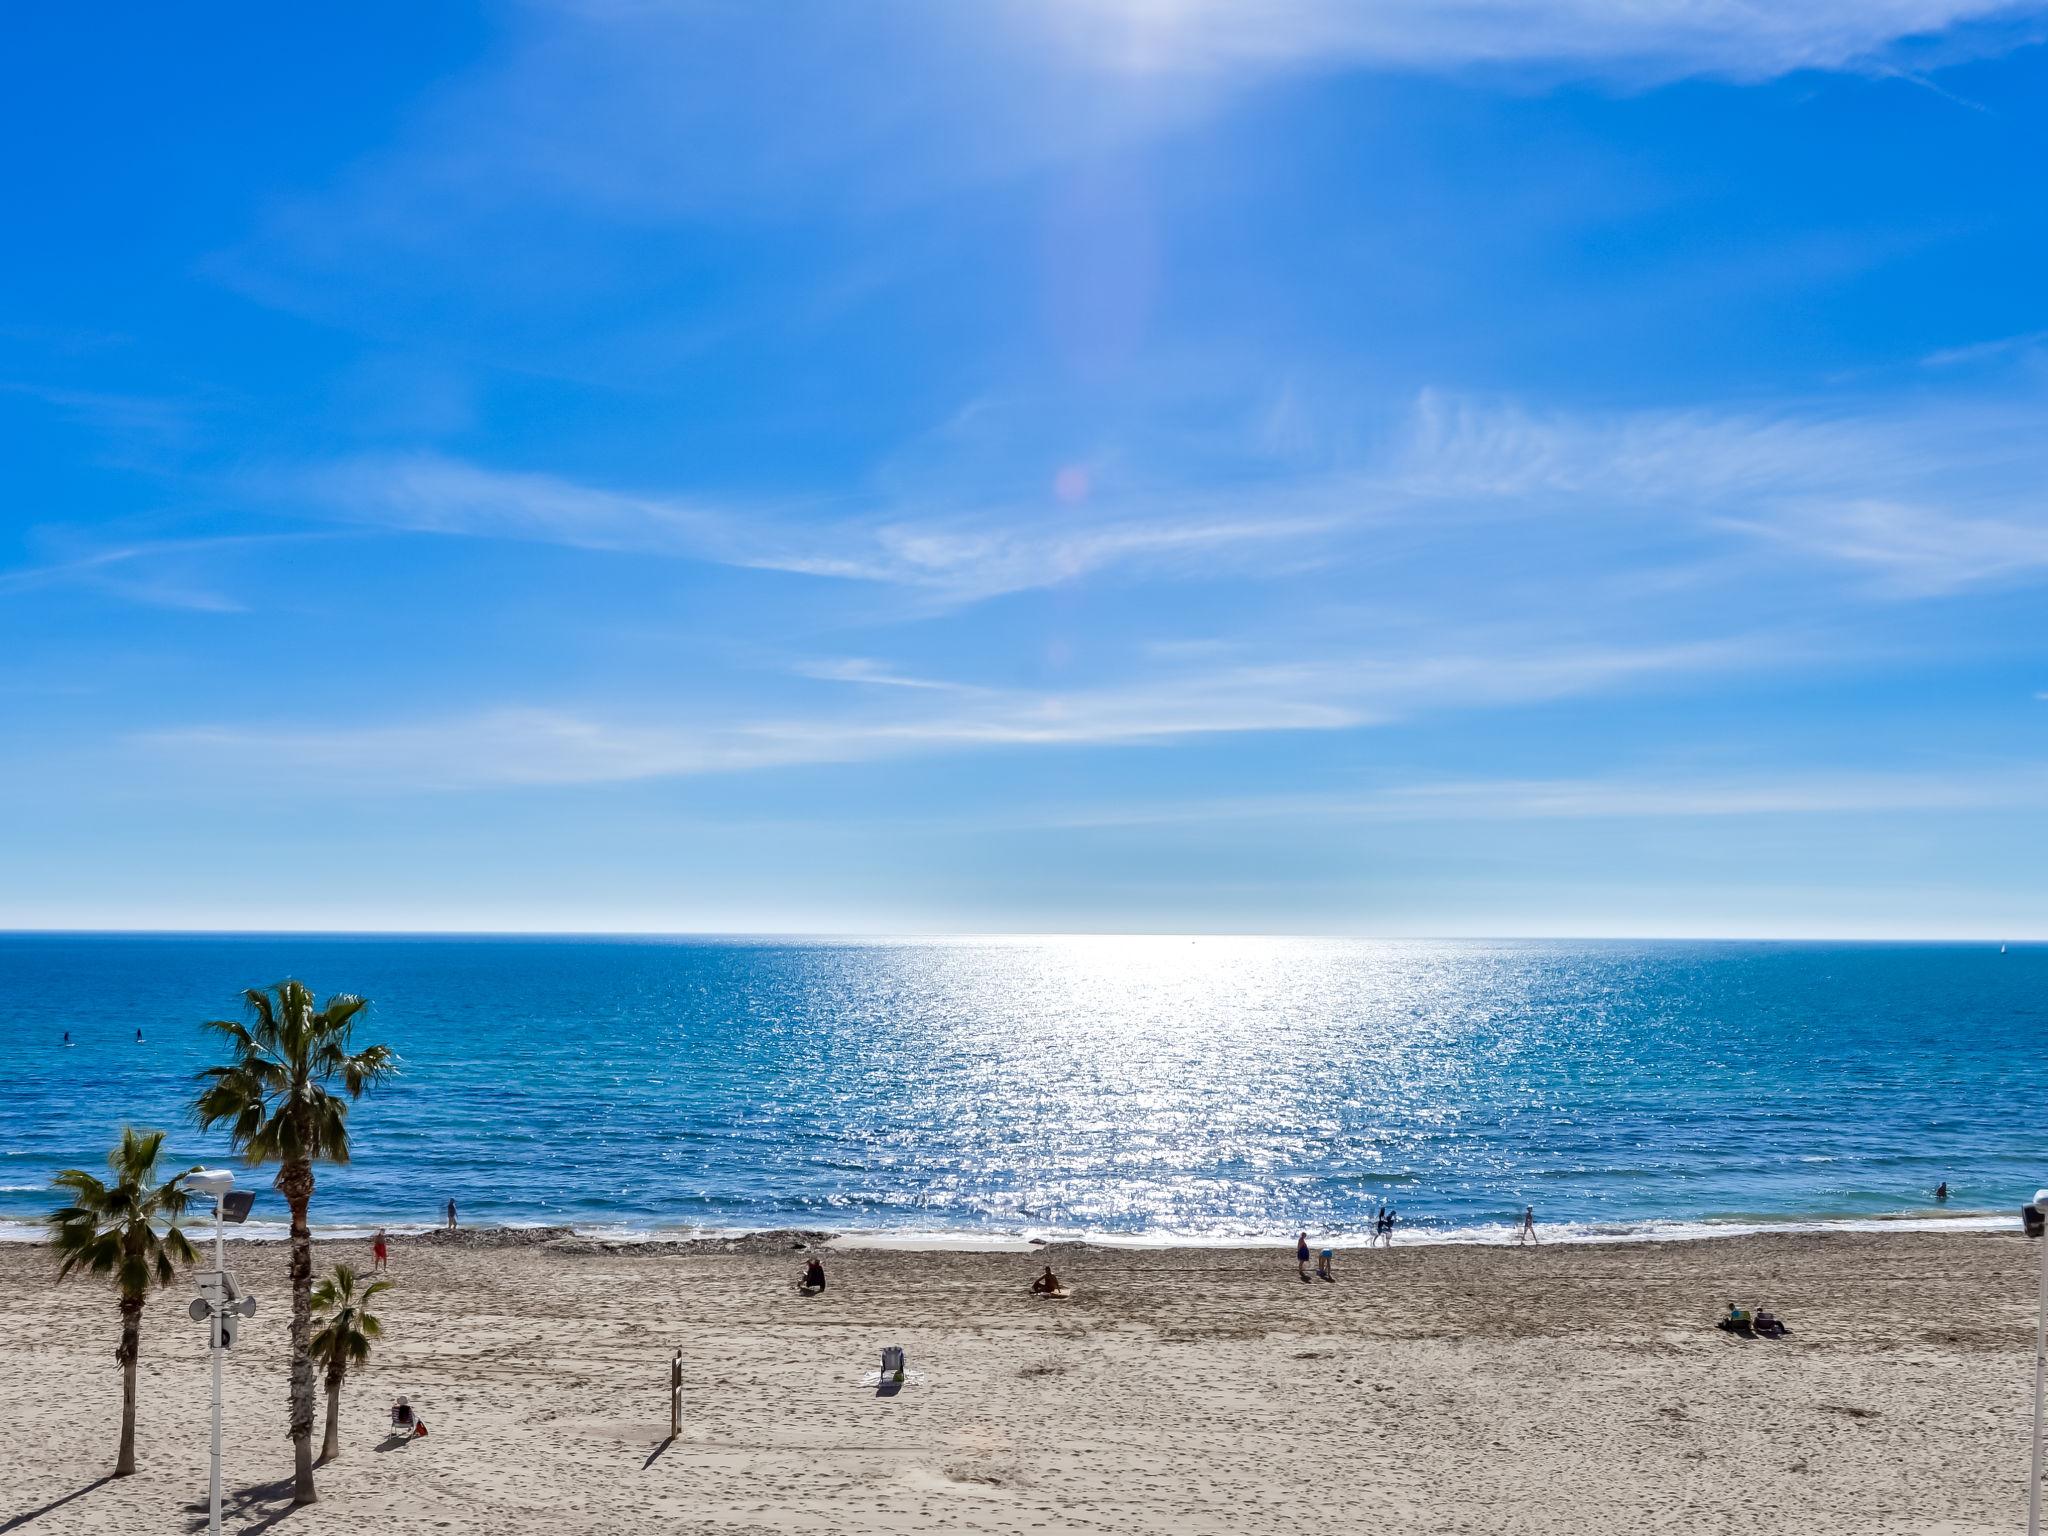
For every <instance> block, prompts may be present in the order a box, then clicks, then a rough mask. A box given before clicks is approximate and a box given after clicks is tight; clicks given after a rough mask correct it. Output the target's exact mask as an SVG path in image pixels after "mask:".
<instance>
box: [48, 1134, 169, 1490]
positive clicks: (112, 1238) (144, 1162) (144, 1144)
mask: <svg viewBox="0 0 2048 1536" xmlns="http://www.w3.org/2000/svg"><path fill="white" fill-rule="evenodd" d="M163 1146H164V1133H163V1132H162V1131H138V1130H135V1129H134V1128H133V1127H130V1128H128V1129H126V1130H123V1131H122V1132H121V1143H120V1145H119V1146H117V1147H115V1148H114V1150H113V1151H111V1152H109V1153H108V1154H107V1166H108V1168H109V1169H111V1170H112V1172H113V1175H114V1177H113V1182H111V1183H109V1182H108V1181H106V1180H105V1179H100V1178H96V1177H94V1176H93V1175H92V1174H89V1173H87V1172H86V1171H85V1170H84V1169H82V1168H66V1169H65V1170H64V1171H63V1172H62V1173H60V1174H58V1175H57V1177H56V1179H55V1180H54V1181H53V1182H54V1183H55V1184H56V1186H57V1188H59V1189H61V1190H63V1191H64V1192H65V1193H66V1194H68V1195H70V1197H71V1203H70V1204H69V1205H67V1206H64V1207H63V1208H62V1209H60V1210H56V1211H52V1212H51V1213H50V1215H49V1216H48V1217H47V1218H46V1219H47V1221H48V1222H49V1226H50V1240H51V1243H52V1244H53V1245H54V1246H55V1247H56V1250H57V1252H58V1254H59V1255H61V1258H62V1262H61V1263H60V1264H59V1265H58V1267H57V1278H58V1279H60V1280H68V1279H70V1278H71V1277H72V1276H73V1275H75V1274H77V1273H79V1272H80V1271H84V1272H85V1273H87V1274H92V1275H111V1276H112V1277H113V1280H114V1285H115V1288H116V1289H117V1290H118V1291H119V1292H120V1296H121V1347H120V1348H119V1349H117V1350H115V1351H114V1358H115V1359H116V1360H118V1361H120V1363H121V1451H120V1455H119V1456H118V1457H116V1458H115V1461H114V1476H116V1477H126V1476H128V1474H129V1473H131V1472H133V1471H134V1470H135V1368H136V1364H137V1362H138V1361H140V1360H141V1358H142V1308H143V1304H144V1303H145V1302H147V1301H148V1300H149V1291H150V1287H151V1286H152V1285H155V1286H166V1285H169V1284H170V1283H171V1281H172V1280H174V1279H175V1278H176V1277H177V1273H178V1266H179V1265H180V1264H190V1263H191V1262H192V1261H193V1259H194V1257H195V1255H194V1254H193V1252H192V1245H191V1244H190V1243H189V1242H187V1241H186V1240H185V1234H184V1233H183V1232H182V1231H180V1230H179V1228H178V1225H177V1223H178V1218H179V1217H180V1216H183V1215H184V1214H185V1201H186V1198H187V1197H186V1193H185V1186H184V1182H183V1180H184V1177H185V1174H184V1173H182V1172H181V1173H174V1174H172V1175H171V1176H170V1177H169V1178H168V1179H166V1180H164V1181H163V1182H162V1183H161V1184H159V1183H157V1182H156V1160H157V1156H158V1154H160V1153H161V1152H162V1151H163ZM187 1171H188V1172H189V1171H190V1170H187ZM159 1228H161V1230H159Z"/></svg>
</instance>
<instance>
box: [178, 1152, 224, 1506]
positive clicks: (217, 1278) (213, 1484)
mask: <svg viewBox="0 0 2048 1536" xmlns="http://www.w3.org/2000/svg"><path fill="white" fill-rule="evenodd" d="M185 1183H186V1184H187V1186H189V1187H190V1188H192V1189H196V1190H198V1191H199V1193H201V1194H202V1195H211V1196H213V1281H212V1284H211V1285H202V1289H204V1290H206V1291H207V1292H208V1294H207V1297H206V1301H207V1307H206V1317H207V1329H208V1335H209V1350H208V1352H209V1353H210V1354H211V1355H212V1356H213V1470H212V1471H211V1472H210V1473H209V1474H208V1477H207V1485H206V1531H207V1536H220V1322H221V1306H222V1304H223V1303H224V1302H225V1301H226V1300H227V1259H226V1250H225V1249H224V1248H222V1246H221V1202H222V1199H223V1197H224V1196H225V1195H226V1194H227V1192H228V1191H229V1190H231V1189H233V1188H234V1187H235V1176H234V1174H232V1173H230V1172H229V1171H228V1170H227V1169H225V1168H197V1169H194V1170H193V1171H192V1172H191V1173H189V1174H187V1175H186V1177H185Z"/></svg>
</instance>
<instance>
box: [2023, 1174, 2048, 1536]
mask: <svg viewBox="0 0 2048 1536" xmlns="http://www.w3.org/2000/svg"><path fill="white" fill-rule="evenodd" d="M2034 1208H2035V1209H2036V1210H2038V1211H2040V1212H2042V1213H2043V1214H2044V1215H2048V1189H2044V1190H2042V1191H2041V1192H2040V1193H2039V1194H2037V1195H2035V1196H2034ZM2035 1241H2036V1242H2038V1243H2039V1244H2040V1246H2041V1311H2040V1315H2039V1317H2038V1318H2037V1319H2036V1320H2035V1323H2034V1475H2033V1479H2032V1480H2031V1481H2030V1482H2029V1483H2028V1484H2027V1536H2041V1405H2042V1390H2043V1388H2044V1387H2048V1237H2040V1238H2036V1239H2035Z"/></svg>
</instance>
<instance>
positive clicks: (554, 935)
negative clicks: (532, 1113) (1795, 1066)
mask: <svg viewBox="0 0 2048 1536" xmlns="http://www.w3.org/2000/svg"><path fill="white" fill-rule="evenodd" d="M0 938H4V939H14V938H195V939H203V938H223V939H237V938H240V939H270V938H276V939H289V938H303V939H593V940H603V939H671V940H680V941H689V940H695V939H706V940H708V939H739V940H759V941H771V942H782V943H791V942H804V943H915V942H926V943H930V942H937V941H940V940H992V939H1188V940H1190V941H1196V942H1199V941H1201V940H1203V939H1322V940H1350V941H1354V942H1358V943H1368V944H1450V943H1478V944H1488V943H1491V944H1525V943H1566V944H1571V943H1578V944H1619V943H1626V944H1950V945H1961V944H2023V945H2040V944H2048V934H2034V933H2007V934H1981V933H1980V934H1901V933H1875V934H1828V933H1782V934H1744V933H1707V932H1694V933H1686V932H1678V933H1670V932H1666V933H1357V932H1327V931H1324V932H1318V931H1306V930H1305V931H1298V932H1277V931H1275V932H1247V931H1241V930H1226V929H1164V928H1162V929H1110V928H1101V929H1078V928H1077V929H1066V930H1061V929H1025V928H1016V929H929V930H918V929H897V930H882V929H875V930H859V929H845V930H830V929H815V930H808V931H806V930H797V929H756V928H699V929H670V928H196V927H195V928H155V927H133V928H57V927H50V928H13V927H0Z"/></svg>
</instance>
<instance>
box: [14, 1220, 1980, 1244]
mask: <svg viewBox="0 0 2048 1536" xmlns="http://www.w3.org/2000/svg"><path fill="white" fill-rule="evenodd" d="M185 1226H186V1230H187V1234H188V1235H194V1234H204V1235H205V1236H206V1237H207V1239H208V1240H209V1241H211V1236H212V1230H213V1227H212V1218H211V1217H210V1216H209V1215H205V1214H201V1215H199V1216H197V1217H195V1218H194V1219H192V1220H189V1221H187V1222H186V1223H185ZM380 1226H381V1227H382V1229H383V1230H384V1232H385V1233H386V1235H387V1236H389V1237H390V1238H391V1239H392V1240H393V1241H394V1242H400V1241H403V1242H409V1243H410V1242H418V1241H420V1240H422V1239H426V1240H430V1241H437V1240H439V1241H444V1240H445V1234H446V1230H447V1229H446V1228H445V1227H443V1226H441V1225H439V1224H430V1223H419V1222H415V1223H396V1222H382V1223H379V1222H350V1221H343V1222H336V1223H333V1224H331V1225H328V1224H316V1225H315V1226H314V1227H313V1241H314V1242H315V1243H339V1242H356V1241H367V1240H368V1239H369V1237H370V1235H371V1234H372V1233H373V1232H375V1231H376V1230H378V1228H379V1227H380ZM2018 1229H2019V1217H2018V1214H2017V1211H2016V1210H2014V1211H2002V1210H1968V1211H1954V1212H1947V1213H1941V1214H1935V1213H1932V1212H1922V1211H1907V1212H1899V1213H1897V1214H1892V1215H1878V1216H1788V1217H1782V1218H1767V1217H1731V1218H1727V1219H1723V1220H1699V1221H1679V1220H1669V1221H1643V1222H1636V1223H1628V1222H1556V1223H1545V1222H1542V1221H1540V1220H1539V1221H1538V1223H1537V1233H1538V1246H1542V1247H1560V1248H1564V1247H1572V1248H1580V1247H1597V1246H1603V1245H1611V1246H1616V1247H1633V1246H1637V1245H1640V1244H1645V1243H1700V1242H1725V1241H1728V1240H1730V1239H1733V1238H1742V1237H1772V1236H1810V1235H1826V1234H1829V1233H1852V1232H1869V1233H1882V1232H1916V1233H1943V1234H1951V1235H1958V1236H1960V1235H1965V1234H1981V1233H1997V1232H2007V1231H2013V1232H2016V1231H2018ZM457 1230H458V1232H459V1233H460V1234H461V1236H462V1238H463V1240H464V1245H465V1246H473V1247H493V1246H496V1247H531V1246H535V1245H541V1244H546V1243H549V1242H572V1243H579V1244H581V1243H593V1244H602V1245H604V1246H606V1247H607V1248H616V1249H619V1250H622V1251H628V1250H643V1251H647V1252H667V1251H676V1252H732V1251H753V1250H756V1249H759V1250H760V1251H766V1248H765V1247H764V1246H763V1245H768V1244H772V1242H773V1241H775V1240H779V1239H783V1238H789V1239H792V1240H802V1241H804V1242H805V1243H806V1244H807V1245H809V1246H814V1247H821V1248H836V1249H840V1250H857V1249H882V1250H892V1251H897V1252H906V1253H1025V1252H1031V1251H1034V1250H1036V1249H1039V1248H1045V1247H1066V1248H1084V1249H1086V1248H1099V1249H1104V1250H1110V1251H1131V1252H1170V1251H1172V1250H1175V1249H1204V1250H1210V1251H1218V1252H1260V1251H1266V1250H1270V1249H1273V1248H1275V1247H1281V1246H1286V1247H1291V1246H1292V1244H1293V1241H1294V1233H1293V1232H1291V1231H1289V1232H1277V1231H1276V1232H1272V1233H1239V1232H1232V1233H1218V1234H1213V1235H1205V1234H1200V1233H1184V1232H1161V1233H1157V1234H1147V1233H1128V1232H1075V1231H1058V1230H1048V1229H1030V1228H1026V1229H1022V1230H1012V1231H999V1230H990V1229H985V1228H961V1229H947V1228H910V1227H841V1228H818V1227H631V1226H609V1225H600V1224H595V1223H586V1224H581V1225H579V1224H576V1223H572V1222H544V1221H533V1222H520V1221H508V1222H494V1223H491V1224H489V1225H484V1224H477V1225H468V1224H464V1225H462V1226H460V1227H459V1228H458V1229H457ZM1517 1231H1518V1228H1517V1227H1516V1226H1515V1225H1514V1224H1512V1223H1492V1224H1487V1225H1484V1226H1466V1227H1431V1226H1426V1225H1423V1224H1422V1223H1419V1222H1418V1223H1416V1224H1414V1225H1407V1224H1403V1225H1402V1226H1400V1227H1399V1228H1398V1229H1397V1230H1396V1233H1395V1238H1394V1244H1393V1246H1395V1247H1397V1248H1516V1247H1521V1246H1524V1245H1523V1244H1521V1243H1520V1242H1518V1241H1517V1237H1516V1234H1517ZM1309 1235H1310V1241H1311V1242H1312V1243H1313V1244H1314V1245H1315V1246H1317V1247H1318V1248H1322V1247H1330V1248H1335V1249H1338V1250H1339V1251H1356V1250H1361V1249H1367V1248H1372V1247H1374V1246H1375V1244H1374V1242H1373V1240H1372V1238H1371V1235H1370V1234H1368V1233H1362V1232H1361V1233H1349V1232H1316V1231H1314V1230H1313V1229H1311V1231H1310V1234H1309ZM46 1236H47V1234H46V1232H45V1230H44V1229H43V1228H42V1227H41V1226H40V1225H38V1224H36V1223H31V1222H18V1221H0V1245H5V1244H14V1245H24V1244H25V1245H31V1246H32V1245H35V1244H38V1243H41V1242H43V1241H45V1239H46ZM225 1236H226V1240H227V1241H228V1242H230V1243H246V1244H254V1245H259V1246H260V1245H269V1244H283V1243H287V1242H289V1241H290V1234H289V1232H288V1231H287V1230H286V1228H285V1225H284V1223H282V1222H250V1223H248V1224H246V1225H244V1226H241V1227H230V1228H229V1229H228V1231H227V1233H226V1234H225ZM195 1240H196V1238H195Z"/></svg>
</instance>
